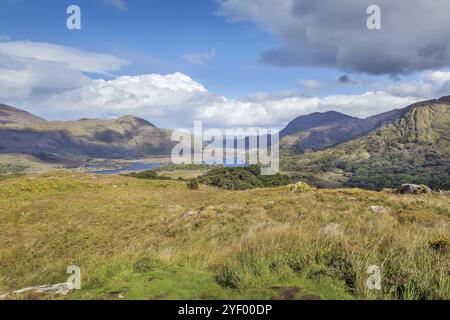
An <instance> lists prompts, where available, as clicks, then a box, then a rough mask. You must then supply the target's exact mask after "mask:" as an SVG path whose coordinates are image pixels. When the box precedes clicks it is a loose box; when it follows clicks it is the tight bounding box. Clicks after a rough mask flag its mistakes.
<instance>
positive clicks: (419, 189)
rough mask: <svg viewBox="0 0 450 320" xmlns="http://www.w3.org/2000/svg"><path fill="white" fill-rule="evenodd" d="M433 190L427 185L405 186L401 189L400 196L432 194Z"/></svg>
mask: <svg viewBox="0 0 450 320" xmlns="http://www.w3.org/2000/svg"><path fill="white" fill-rule="evenodd" d="M431 192H432V190H431V189H430V188H429V187H428V186H426V185H423V184H422V185H418V184H409V183H408V184H403V185H402V186H401V187H400V188H399V189H398V193H400V194H425V193H431Z"/></svg>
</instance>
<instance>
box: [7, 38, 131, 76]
mask: <svg viewBox="0 0 450 320" xmlns="http://www.w3.org/2000/svg"><path fill="white" fill-rule="evenodd" d="M0 55H3V56H5V57H9V58H13V59H15V60H17V61H20V62H52V63H61V64H64V65H65V66H67V67H68V68H70V69H73V70H78V71H81V72H91V73H99V74H107V73H109V72H113V71H117V70H119V69H121V68H122V67H123V66H125V65H126V64H128V61H126V60H124V59H121V58H118V57H115V56H113V55H110V54H105V53H92V52H85V51H81V50H79V49H77V48H72V47H65V46H61V45H56V44H50V43H45V42H31V41H9V42H1V43H0Z"/></svg>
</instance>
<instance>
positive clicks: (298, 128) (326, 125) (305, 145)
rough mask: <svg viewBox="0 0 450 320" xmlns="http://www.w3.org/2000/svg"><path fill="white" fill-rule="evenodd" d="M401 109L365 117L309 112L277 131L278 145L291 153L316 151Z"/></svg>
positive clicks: (376, 124) (394, 116)
mask: <svg viewBox="0 0 450 320" xmlns="http://www.w3.org/2000/svg"><path fill="white" fill-rule="evenodd" d="M401 113H402V112H401V110H392V111H389V112H386V113H382V114H379V115H376V116H373V117H370V118H367V119H359V118H355V117H351V116H348V115H346V114H342V113H339V112H336V111H328V112H325V113H318V112H316V113H312V114H310V115H305V116H300V117H298V118H296V119H295V120H293V121H291V122H290V123H289V124H288V125H287V126H286V128H284V129H283V130H281V131H280V139H281V148H282V149H283V150H285V151H291V152H293V153H296V154H297V153H300V154H301V153H303V152H305V151H317V150H322V149H324V148H328V147H331V146H334V145H337V144H339V143H342V142H345V141H348V140H350V139H353V138H355V137H358V136H361V135H364V134H366V133H368V132H370V131H372V130H374V129H375V128H377V127H380V126H381V125H383V124H384V123H386V122H389V121H394V120H396V119H398V117H400V115H401Z"/></svg>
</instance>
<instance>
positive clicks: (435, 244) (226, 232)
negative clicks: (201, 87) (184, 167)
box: [0, 173, 450, 299]
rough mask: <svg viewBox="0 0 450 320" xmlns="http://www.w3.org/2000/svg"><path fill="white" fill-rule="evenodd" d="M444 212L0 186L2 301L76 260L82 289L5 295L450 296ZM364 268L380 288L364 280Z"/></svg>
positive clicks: (153, 191)
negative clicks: (374, 271) (372, 269)
mask: <svg viewBox="0 0 450 320" xmlns="http://www.w3.org/2000/svg"><path fill="white" fill-rule="evenodd" d="M372 205H382V206H385V207H386V208H388V211H387V212H386V213H378V214H376V213H373V212H372V211H371V210H370V206H372ZM449 208H450V200H449V196H448V195H439V194H430V195H420V196H409V195H397V194H394V193H390V192H387V191H385V192H373V191H364V190H359V189H338V190H316V189H311V190H306V191H305V192H291V190H290V187H289V186H283V187H277V188H262V189H252V190H246V191H227V190H222V189H217V188H213V187H209V186H200V188H199V189H198V190H189V188H188V187H187V185H186V182H181V181H172V180H167V181H165V180H142V179H135V178H131V177H124V176H95V175H89V174H73V173H48V174H41V175H26V176H23V177H17V178H12V179H7V180H4V181H1V182H0V295H1V294H2V293H7V292H11V291H13V290H17V289H21V288H25V287H29V286H36V285H43V284H52V283H60V282H64V281H65V280H66V279H67V275H66V274H65V271H66V269H67V267H68V266H69V265H72V264H75V265H78V266H80V268H81V273H82V289H81V290H79V291H74V292H72V293H70V294H69V295H67V296H63V297H57V296H45V295H44V296H36V295H33V294H31V295H26V296H21V297H17V296H16V297H12V298H20V299H46V298H58V299H119V298H120V297H121V296H122V297H123V298H124V299H272V298H274V299H309V298H319V297H320V298H322V299H449V298H450V281H449V276H448V275H449V262H448V261H450V259H449V258H450V256H449V248H448V243H449V242H448V234H449V225H450V209H449ZM187 212H190V213H191V214H189V215H186V213H187ZM333 224H337V225H338V226H339V228H337V230H335V232H331V231H329V230H331V229H330V228H329V226H330V225H333ZM374 264H375V265H379V266H380V267H382V270H383V273H382V275H383V282H382V285H383V290H382V291H381V292H377V291H370V290H368V289H367V287H366V285H365V283H366V280H367V277H368V275H367V273H366V270H367V267H368V266H370V265H374Z"/></svg>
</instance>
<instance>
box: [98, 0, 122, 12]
mask: <svg viewBox="0 0 450 320" xmlns="http://www.w3.org/2000/svg"><path fill="white" fill-rule="evenodd" d="M103 2H105V3H106V4H107V5H109V6H112V7H115V8H117V9H120V10H126V8H127V6H126V4H125V1H124V0H103Z"/></svg>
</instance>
